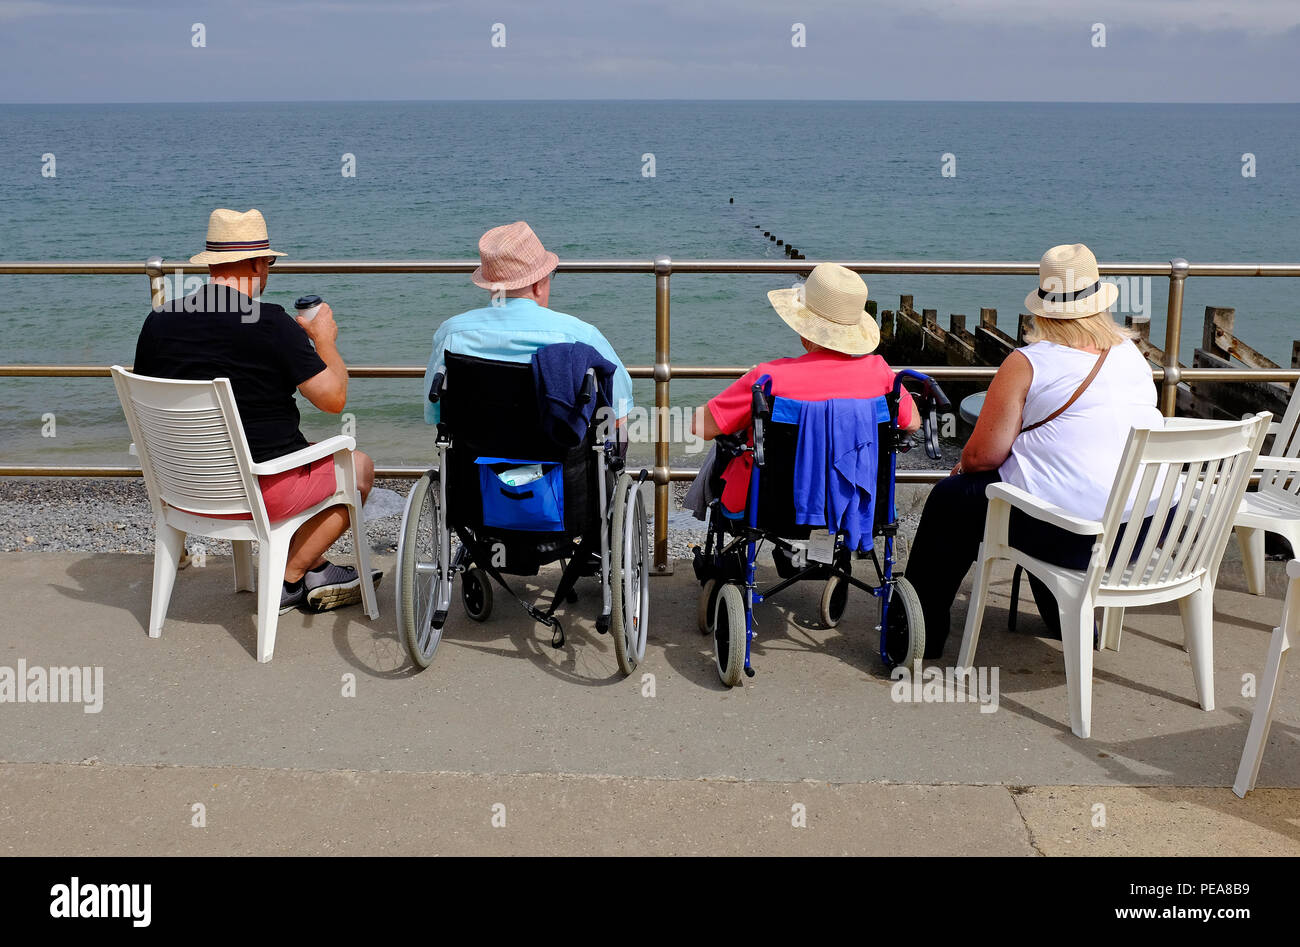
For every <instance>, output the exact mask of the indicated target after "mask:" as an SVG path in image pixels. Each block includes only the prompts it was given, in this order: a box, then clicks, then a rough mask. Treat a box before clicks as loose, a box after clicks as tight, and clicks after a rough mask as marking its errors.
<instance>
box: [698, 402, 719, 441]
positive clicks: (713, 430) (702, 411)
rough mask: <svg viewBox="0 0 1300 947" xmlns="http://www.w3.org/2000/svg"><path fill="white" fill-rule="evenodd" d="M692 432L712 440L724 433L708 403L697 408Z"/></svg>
mask: <svg viewBox="0 0 1300 947" xmlns="http://www.w3.org/2000/svg"><path fill="white" fill-rule="evenodd" d="M691 433H692V434H694V435H695V436H696V437H700V438H703V439H704V440H706V441H711V440H713V439H714V438H715V437H717V436H718V435H719V434H721V433H722V429H721V428H719V427H718V422H717V421H715V420H713V412H712V411H710V410H709V406H708V405H706V404H702V405H700V406H699V407H698V408H696V409H695V417H694V418H692V419H691Z"/></svg>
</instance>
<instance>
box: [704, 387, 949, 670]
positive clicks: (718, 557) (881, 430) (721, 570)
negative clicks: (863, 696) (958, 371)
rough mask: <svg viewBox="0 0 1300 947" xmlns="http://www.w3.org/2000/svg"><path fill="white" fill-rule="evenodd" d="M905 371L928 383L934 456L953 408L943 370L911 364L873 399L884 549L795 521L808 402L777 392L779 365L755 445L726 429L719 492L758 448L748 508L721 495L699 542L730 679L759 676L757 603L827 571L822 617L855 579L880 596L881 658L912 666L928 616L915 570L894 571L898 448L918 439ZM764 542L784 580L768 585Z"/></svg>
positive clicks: (876, 520)
mask: <svg viewBox="0 0 1300 947" xmlns="http://www.w3.org/2000/svg"><path fill="white" fill-rule="evenodd" d="M905 379H911V380H912V381H914V382H916V383H917V384H918V387H919V391H917V392H914V393H913V396H914V399H915V403H916V408H917V410H918V411H920V412H921V418H922V427H921V432H922V436H923V442H924V444H925V451H926V453H927V454H928V455H929V456H930V458H931V459H934V460H938V459H939V458H940V456H941V455H940V451H939V437H938V430H939V425H938V415H939V413H940V412H947V411H950V410H951V405H950V404H949V402H948V399H947V397H946V396H945V395H944V393H943V390H942V389H941V388H940V387H939V385H938V384H937V383H936V382H935V381H934V379H932V378H930V377H929V376H928V375H923V374H921V373H920V372H914V371H910V370H904V371H900V372H898V373H897V376H896V377H895V380H894V387H893V390H892V391H890V392H889V393H888V394H886V395H884V396H881V397H879V398H873V399H867V400H868V401H869V402H871V406H870V410H872V411H873V412H874V415H875V420H876V423H877V425H878V428H877V432H876V443H877V445H878V447H879V462H878V464H877V478H876V493H875V497H876V501H877V502H875V507H874V517H873V522H872V537H873V540H874V537H877V536H883V538H884V554H883V557H878V556H877V555H876V551H875V547H874V542H873V543H872V548H871V549H870V550H867V551H861V552H855V551H854V550H852V549H850V548H849V547H848V545H847V543H846V542H845V537H844V535H843V533H836V535H835V536H834V539H833V542H832V540H831V536H830V533H829V531H827V525H826V523H824V522H823V523H819V524H809V523H798V522H796V521H795V520H796V513H795V502H794V488H795V475H794V470H795V455H796V450H797V446H798V442H799V423H798V422H799V413H800V407H801V403H800V402H797V401H792V400H790V399H785V398H780V397H777V398H773V397H772V394H771V391H772V379H771V376H770V375H764V376H763V377H762V378H760V379H759V380H758V381H757V382H756V383H755V384H754V386H753V389H752V393H753V419H754V420H753V428H752V431H753V443H752V445H747V444H746V443H745V433H742V434H739V435H733V436H731V437H730V438H718V441H719V444H718V455H717V460H716V463H715V466H714V478H715V480H714V483H715V489H714V490H713V491H712V493H713V495H715V496H718V495H720V489H718V487H719V486H720V484H719V482H718V479H717V478H718V477H719V476H720V474H721V472H722V471H723V470H724V469H725V467H726V464H727V462H728V461H729V460H730V459H731V458H733V457H736V456H739V455H740V454H741V453H744V452H752V454H753V468H752V473H751V475H750V483H749V494H748V497H747V500H746V507H745V511H744V514H743V516H741V517H739V518H734V519H733V518H731V517H728V516H727V515H726V513H725V512H724V510H723V508H722V505H721V502H720V501H719V500H714V501H713V502H712V503H711V505H710V509H709V520H708V532H707V534H706V538H705V544H704V547H703V548H701V547H699V546H696V547H695V549H694V566H695V576H696V578H697V579H698V580H699V582H700V585H701V590H700V598H699V605H698V609H697V619H698V624H699V629H700V632H701V633H702V634H711V635H712V636H713V648H714V659H715V664H716V666H717V671H718V676H719V677H721V678H722V683H724V684H726V685H727V686H728V687H734V686H736V685H737V684H739V683H740V681H741V675H742V673H743V674H744V675H746V676H749V677H753V676H754V669H753V667H752V666H751V664H750V646H751V644H752V642H753V640H754V637H755V635H754V606H755V605H757V604H759V603H761V602H763V601H765V600H766V599H769V598H771V597H772V596H774V595H776V594H777V593H778V592H781V591H782V590H784V589H786V588H788V587H789V586H791V585H793V584H794V583H795V582H799V581H801V580H805V579H821V580H823V581H824V582H825V583H826V584H825V587H824V589H823V591H822V596H821V620H822V623H823V624H824V625H825V626H827V627H834V626H835V625H836V624H838V623H839V621H840V619H841V618H842V617H843V615H844V610H845V606H846V605H847V603H848V593H849V586H855V587H856V588H859V589H862V590H863V591H865V592H868V593H870V594H871V595H873V596H875V597H876V598H877V599H878V600H879V602H880V613H879V614H880V620H879V624H877V626H876V630H877V631H878V632H879V634H880V644H879V651H880V658H881V661H883V662H884V664H885V666H886V667H887V668H889V669H891V670H892V669H893V668H894V667H896V666H897V665H900V664H902V665H907V666H911V665H912V663H913V662H915V661H919V660H920V659H921V656H922V655H923V654H924V652H925V619H924V618H923V616H922V614H921V603H920V600H919V599H918V598H917V595H916V590H915V589H913V588H912V586H911V583H909V582H908V581H907V579H906V578H904V577H903V576H897V575H894V537H895V536H896V535H897V534H898V520H897V514H896V511H895V508H894V480H895V470H896V462H897V455H898V454H899V453H903V452H906V451H908V450H910V449H911V446H912V441H911V437H910V435H908V434H906V433H904V432H902V431H900V430H899V428H898V405H899V401H900V398H901V392H902V390H903V387H904V386H903V382H904V380H905ZM746 433H747V432H746ZM814 526H815V527H816V528H817V529H819V530H821V531H823V532H822V535H823V537H824V538H825V542H824V544H823V545H824V547H825V548H824V550H823V552H822V553H821V555H820V557H818V556H817V554H815V553H814V552H813V549H812V545H813V544H815V542H816V541H815V540H813V541H812V543H810V542H809V540H810V538H811V535H812V531H813V528H814ZM764 542H769V543H771V544H772V547H773V558H774V560H775V562H776V566H777V574H778V578H779V579H780V581H778V582H777V583H776V584H775V585H773V586H771V587H770V588H767V589H762V590H759V589H758V587H757V583H756V582H755V578H754V575H755V562H756V561H757V558H758V551H759V548H760V546H761V545H762V543H764ZM855 557H856V558H858V559H864V558H866V559H870V560H871V562H872V564H873V565H874V566H875V573H876V584H874V585H870V584H867V583H865V582H862V581H860V580H858V579H857V578H855V577H854V576H853V572H852V561H853V559H854V558H855ZM818 558H820V559H821V560H824V561H818Z"/></svg>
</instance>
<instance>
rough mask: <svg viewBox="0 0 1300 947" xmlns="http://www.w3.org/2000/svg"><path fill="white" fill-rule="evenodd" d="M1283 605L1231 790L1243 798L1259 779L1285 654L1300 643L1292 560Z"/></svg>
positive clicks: (1299, 569) (1298, 589) (1299, 593)
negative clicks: (1280, 618) (1295, 641)
mask: <svg viewBox="0 0 1300 947" xmlns="http://www.w3.org/2000/svg"><path fill="white" fill-rule="evenodd" d="M1286 574H1287V577H1288V578H1289V579H1290V582H1288V583H1287V589H1286V602H1285V604H1284V605H1283V606H1282V624H1280V625H1278V626H1277V627H1276V628H1274V629H1273V640H1272V642H1271V643H1270V645H1269V648H1268V664H1267V666H1265V668H1264V673H1263V675H1262V676H1261V677H1260V679H1259V691H1258V693H1257V695H1256V697H1255V713H1254V715H1253V716H1252V717H1251V718H1250V732H1249V733H1248V734H1247V735H1246V746H1245V747H1244V748H1243V749H1242V751H1241V765H1240V766H1238V767H1237V781H1236V782H1235V783H1233V786H1232V791H1233V792H1235V793H1236V794H1237V795H1238V796H1241V797H1242V798H1243V799H1244V798H1245V797H1246V793H1248V792H1250V791H1251V790H1252V789H1254V788H1255V779H1256V778H1257V777H1258V776H1259V761H1260V760H1261V759H1263V757H1264V746H1265V745H1266V744H1267V743H1268V727H1269V724H1270V723H1272V722H1273V699H1274V698H1275V697H1276V696H1277V685H1278V682H1279V681H1280V680H1281V679H1282V672H1283V671H1284V670H1285V669H1286V653H1287V651H1289V650H1290V649H1291V641H1292V639H1295V640H1300V561H1297V560H1295V559H1292V560H1291V561H1290V562H1288V563H1287V566H1286Z"/></svg>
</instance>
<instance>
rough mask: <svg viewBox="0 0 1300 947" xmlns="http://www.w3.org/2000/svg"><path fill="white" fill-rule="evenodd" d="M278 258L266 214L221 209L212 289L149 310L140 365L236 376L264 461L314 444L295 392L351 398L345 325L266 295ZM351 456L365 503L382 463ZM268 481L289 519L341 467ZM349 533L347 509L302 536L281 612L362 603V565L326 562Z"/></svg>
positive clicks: (165, 372)
mask: <svg viewBox="0 0 1300 947" xmlns="http://www.w3.org/2000/svg"><path fill="white" fill-rule="evenodd" d="M277 256H283V254H281V253H279V252H277V251H274V250H271V249H270V239H269V237H268V236H267V233H266V223H265V221H264V220H263V219H262V215H261V214H260V213H259V212H258V211H257V210H250V211H248V212H247V213H244V214H239V213H236V212H235V211H230V210H216V211H213V212H212V217H211V219H210V220H209V222H208V242H207V250H206V251H205V252H203V253H200V254H197V255H195V256H193V257H191V258H190V261H191V262H193V263H206V264H208V272H209V274H210V278H209V282H208V283H207V285H205V286H203V287H202V288H201V289H199V290H198V291H197V292H196V293H193V294H191V295H189V296H186V297H183V298H178V299H173V300H171V301H169V302H168V303H167V304H166V305H164V306H163V307H162V308H161V309H155V310H154V311H153V312H151V313H150V314H149V316H148V317H147V318H146V319H145V322H144V326H143V328H141V330H140V337H139V339H138V340H137V342H136V350H135V364H134V366H133V367H132V370H133V371H134V372H135V373H136V374H139V375H148V376H151V377H154V378H184V379H190V380H204V381H206V380H210V379H213V378H229V379H230V386H231V389H232V390H233V392H234V395H235V403H236V404H237V405H238V407H239V417H240V421H241V422H242V423H243V427H244V436H245V437H246V438H247V440H248V447H249V451H250V452H251V453H252V456H253V461H254V462H255V463H261V462H262V461H267V460H271V459H272V458H275V457H281V456H283V455H284V454H288V453H292V452H293V451H296V450H300V449H302V448H304V447H306V446H307V439H306V438H305V437H303V435H302V432H301V431H300V430H298V423H299V414H298V405H297V402H295V401H294V391H295V390H297V391H300V392H302V395H303V397H305V398H306V399H307V400H308V401H310V402H311V403H312V404H314V405H315V406H316V407H318V408H320V409H321V410H322V411H327V412H329V413H330V414H338V413H339V412H340V411H342V410H343V407H344V405H345V404H346V403H347V396H348V373H347V368H346V367H345V366H344V364H343V359H342V357H341V356H340V355H339V351H338V348H337V347H336V345H335V340H336V339H337V337H338V326H337V325H336V324H335V322H334V313H333V311H332V310H331V309H330V307H329V306H328V305H326V304H322V305H321V307H320V309H319V311H318V312H317V313H316V316H315V318H314V319H311V320H304V319H302V318H300V317H297V316H291V315H290V314H289V313H288V312H286V311H285V310H284V308H283V307H281V306H277V305H275V304H274V303H268V302H264V301H262V300H261V299H260V298H259V296H260V294H261V292H262V290H263V289H265V287H266V281H267V274H268V271H269V269H270V265H271V264H272V263H274V262H275V258H276V257H277ZM313 343H314V347H313ZM353 457H354V458H355V461H356V471H357V486H358V487H359V489H360V491H361V496H362V498H363V499H364V497H365V496H366V495H367V494H369V492H370V487H371V484H372V483H373V481H374V464H373V462H372V461H371V459H370V458H369V457H368V456H366V455H365V454H363V453H362V452H361V451H356V452H355V453H354V454H353ZM258 480H259V485H260V486H261V489H262V496H263V499H264V500H265V501H266V510H267V514H268V516H269V517H270V519H271V520H272V521H273V522H274V521H277V520H282V519H285V518H286V517H289V516H292V515H293V514H294V513H298V512H301V511H302V510H305V509H307V508H308V507H311V506H313V505H315V504H316V503H319V502H320V501H321V500H323V499H325V498H326V497H328V496H330V495H332V494H333V493H334V490H335V483H334V460H333V458H332V457H325V458H322V459H321V460H318V461H315V462H314V463H311V464H307V465H304V466H303V467H299V468H295V469H294V470H290V471H287V472H285V473H283V474H275V475H273V476H267V477H259V478H258ZM348 526H349V518H348V513H347V508H346V507H343V506H332V507H329V508H328V509H325V510H322V511H321V512H320V513H317V514H316V515H315V516H313V517H312V518H311V519H309V520H308V521H307V522H306V523H304V524H303V525H302V526H300V527H299V528H298V530H297V532H295V533H294V535H293V539H292V540H291V541H290V544H289V560H288V566H287V567H286V568H285V573H284V589H283V591H282V592H281V596H280V611H281V613H284V612H286V611H289V610H290V609H292V608H295V607H297V606H300V605H306V606H308V607H309V608H312V609H314V610H317V611H324V610H326V609H330V608H337V607H339V606H341V605H349V604H352V603H354V602H357V601H359V600H360V598H361V584H360V580H359V578H358V576H357V573H356V570H355V569H354V568H352V567H351V566H340V565H335V564H334V563H331V562H329V561H328V560H327V559H326V558H325V552H326V551H327V550H328V549H329V547H330V546H331V545H332V544H333V543H334V541H335V540H336V539H338V538H339V536H341V535H342V534H343V531H344V530H345V529H347V528H348ZM378 578H379V574H378V573H376V575H375V580H376V581H377V580H378Z"/></svg>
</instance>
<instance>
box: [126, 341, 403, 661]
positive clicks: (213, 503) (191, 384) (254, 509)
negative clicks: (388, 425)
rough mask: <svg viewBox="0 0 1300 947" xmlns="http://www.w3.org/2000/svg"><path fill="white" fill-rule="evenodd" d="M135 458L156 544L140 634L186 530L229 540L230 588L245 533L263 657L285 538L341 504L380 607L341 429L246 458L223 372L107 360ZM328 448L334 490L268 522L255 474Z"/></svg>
mask: <svg viewBox="0 0 1300 947" xmlns="http://www.w3.org/2000/svg"><path fill="white" fill-rule="evenodd" d="M112 372H113V383H114V384H115V385H116V386H117V395H118V397H119V398H120V399H121V401H122V410H123V412H124V413H125V414H126V421H127V424H128V425H129V426H130V428H131V436H132V437H133V438H134V439H135V448H136V453H137V455H138V456H139V458H140V468H141V470H142V472H143V473H144V482H145V484H146V486H147V487H148V490H149V502H150V504H151V505H152V506H153V514H154V522H155V544H154V560H153V602H152V604H151V606H150V610H149V637H150V638H157V637H159V636H161V635H162V626H163V622H164V621H165V620H166V617H167V605H168V602H170V600H171V594H172V587H173V586H174V585H175V582H176V571H177V568H178V566H179V564H180V560H181V556H182V555H183V554H184V552H185V534H186V533H194V534H196V535H199V536H210V537H213V538H216V539H228V540H230V542H231V545H232V547H233V548H234V556H235V591H253V589H254V582H253V550H252V540H257V541H258V543H260V555H259V556H258V568H257V586H256V587H257V590H258V597H257V660H258V661H262V662H266V661H270V660H271V653H272V652H273V651H274V650H275V630H276V624H277V622H278V621H279V618H280V589H281V586H282V584H283V581H284V570H285V566H286V564H287V562H288V558H289V541H290V539H292V538H293V534H294V533H295V532H296V531H297V529H298V527H299V526H301V525H302V524H303V523H305V522H306V521H307V520H309V519H311V518H312V517H313V516H315V515H316V514H317V513H319V512H320V511H321V510H324V509H326V508H328V507H331V506H338V505H343V506H346V507H347V508H348V515H349V517H350V518H351V521H352V546H353V549H354V551H355V556H356V566H357V572H358V573H359V574H360V576H361V577H362V581H361V597H362V604H363V606H364V608H365V612H366V614H367V615H368V616H370V617H371V618H378V617H379V602H378V598H377V597H376V595H375V588H374V584H373V583H372V582H369V581H367V579H368V578H369V576H370V549H369V547H368V546H367V544H366V535H365V527H364V526H363V524H362V521H361V493H360V491H359V490H358V489H357V477H356V468H355V465H354V463H353V457H352V450H353V448H355V447H356V442H355V441H354V440H353V439H352V438H351V437H347V436H344V435H339V436H336V437H331V438H329V439H328V440H324V441H320V442H319V443H316V444H312V445H311V446H309V447H305V448H303V449H302V450H299V451H294V452H293V453H292V454H285V455H284V456H283V457H276V458H275V459H274V460H269V461H266V462H264V463H260V464H255V463H253V460H252V457H251V455H250V454H249V450H248V441H247V440H246V439H245V437H244V428H243V425H241V424H240V421H239V409H238V407H237V406H236V405H235V396H234V393H233V391H232V390H231V387H230V380H229V379H227V378H218V379H216V380H215V381H177V380H173V379H163V378H148V377H146V376H144V375H136V374H134V373H133V372H129V371H126V370H125V369H124V368H122V367H121V366H120V365H114V366H113V368H112ZM331 455H332V456H333V457H334V477H335V483H336V484H337V485H338V486H337V489H336V490H335V492H334V494H333V495H332V496H330V497H329V498H327V499H325V500H322V501H321V502H319V503H317V504H316V505H315V506H312V507H311V508H309V509H306V510H303V511H302V512H301V513H297V514H295V515H294V516H291V517H289V518H287V519H283V520H279V521H278V522H274V523H272V522H270V520H269V519H268V517H267V513H266V503H265V501H264V500H263V499H262V491H261V489H259V487H258V483H257V478H258V477H259V476H266V475H268V474H276V473H282V472H284V471H286V470H291V469H292V468H294V467H300V466H302V465H303V464H306V463H310V462H311V461H314V460H319V459H320V458H322V457H329V456H331ZM213 514H222V515H228V514H236V515H238V514H246V515H249V516H250V517H251V518H250V519H214V518H213Z"/></svg>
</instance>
